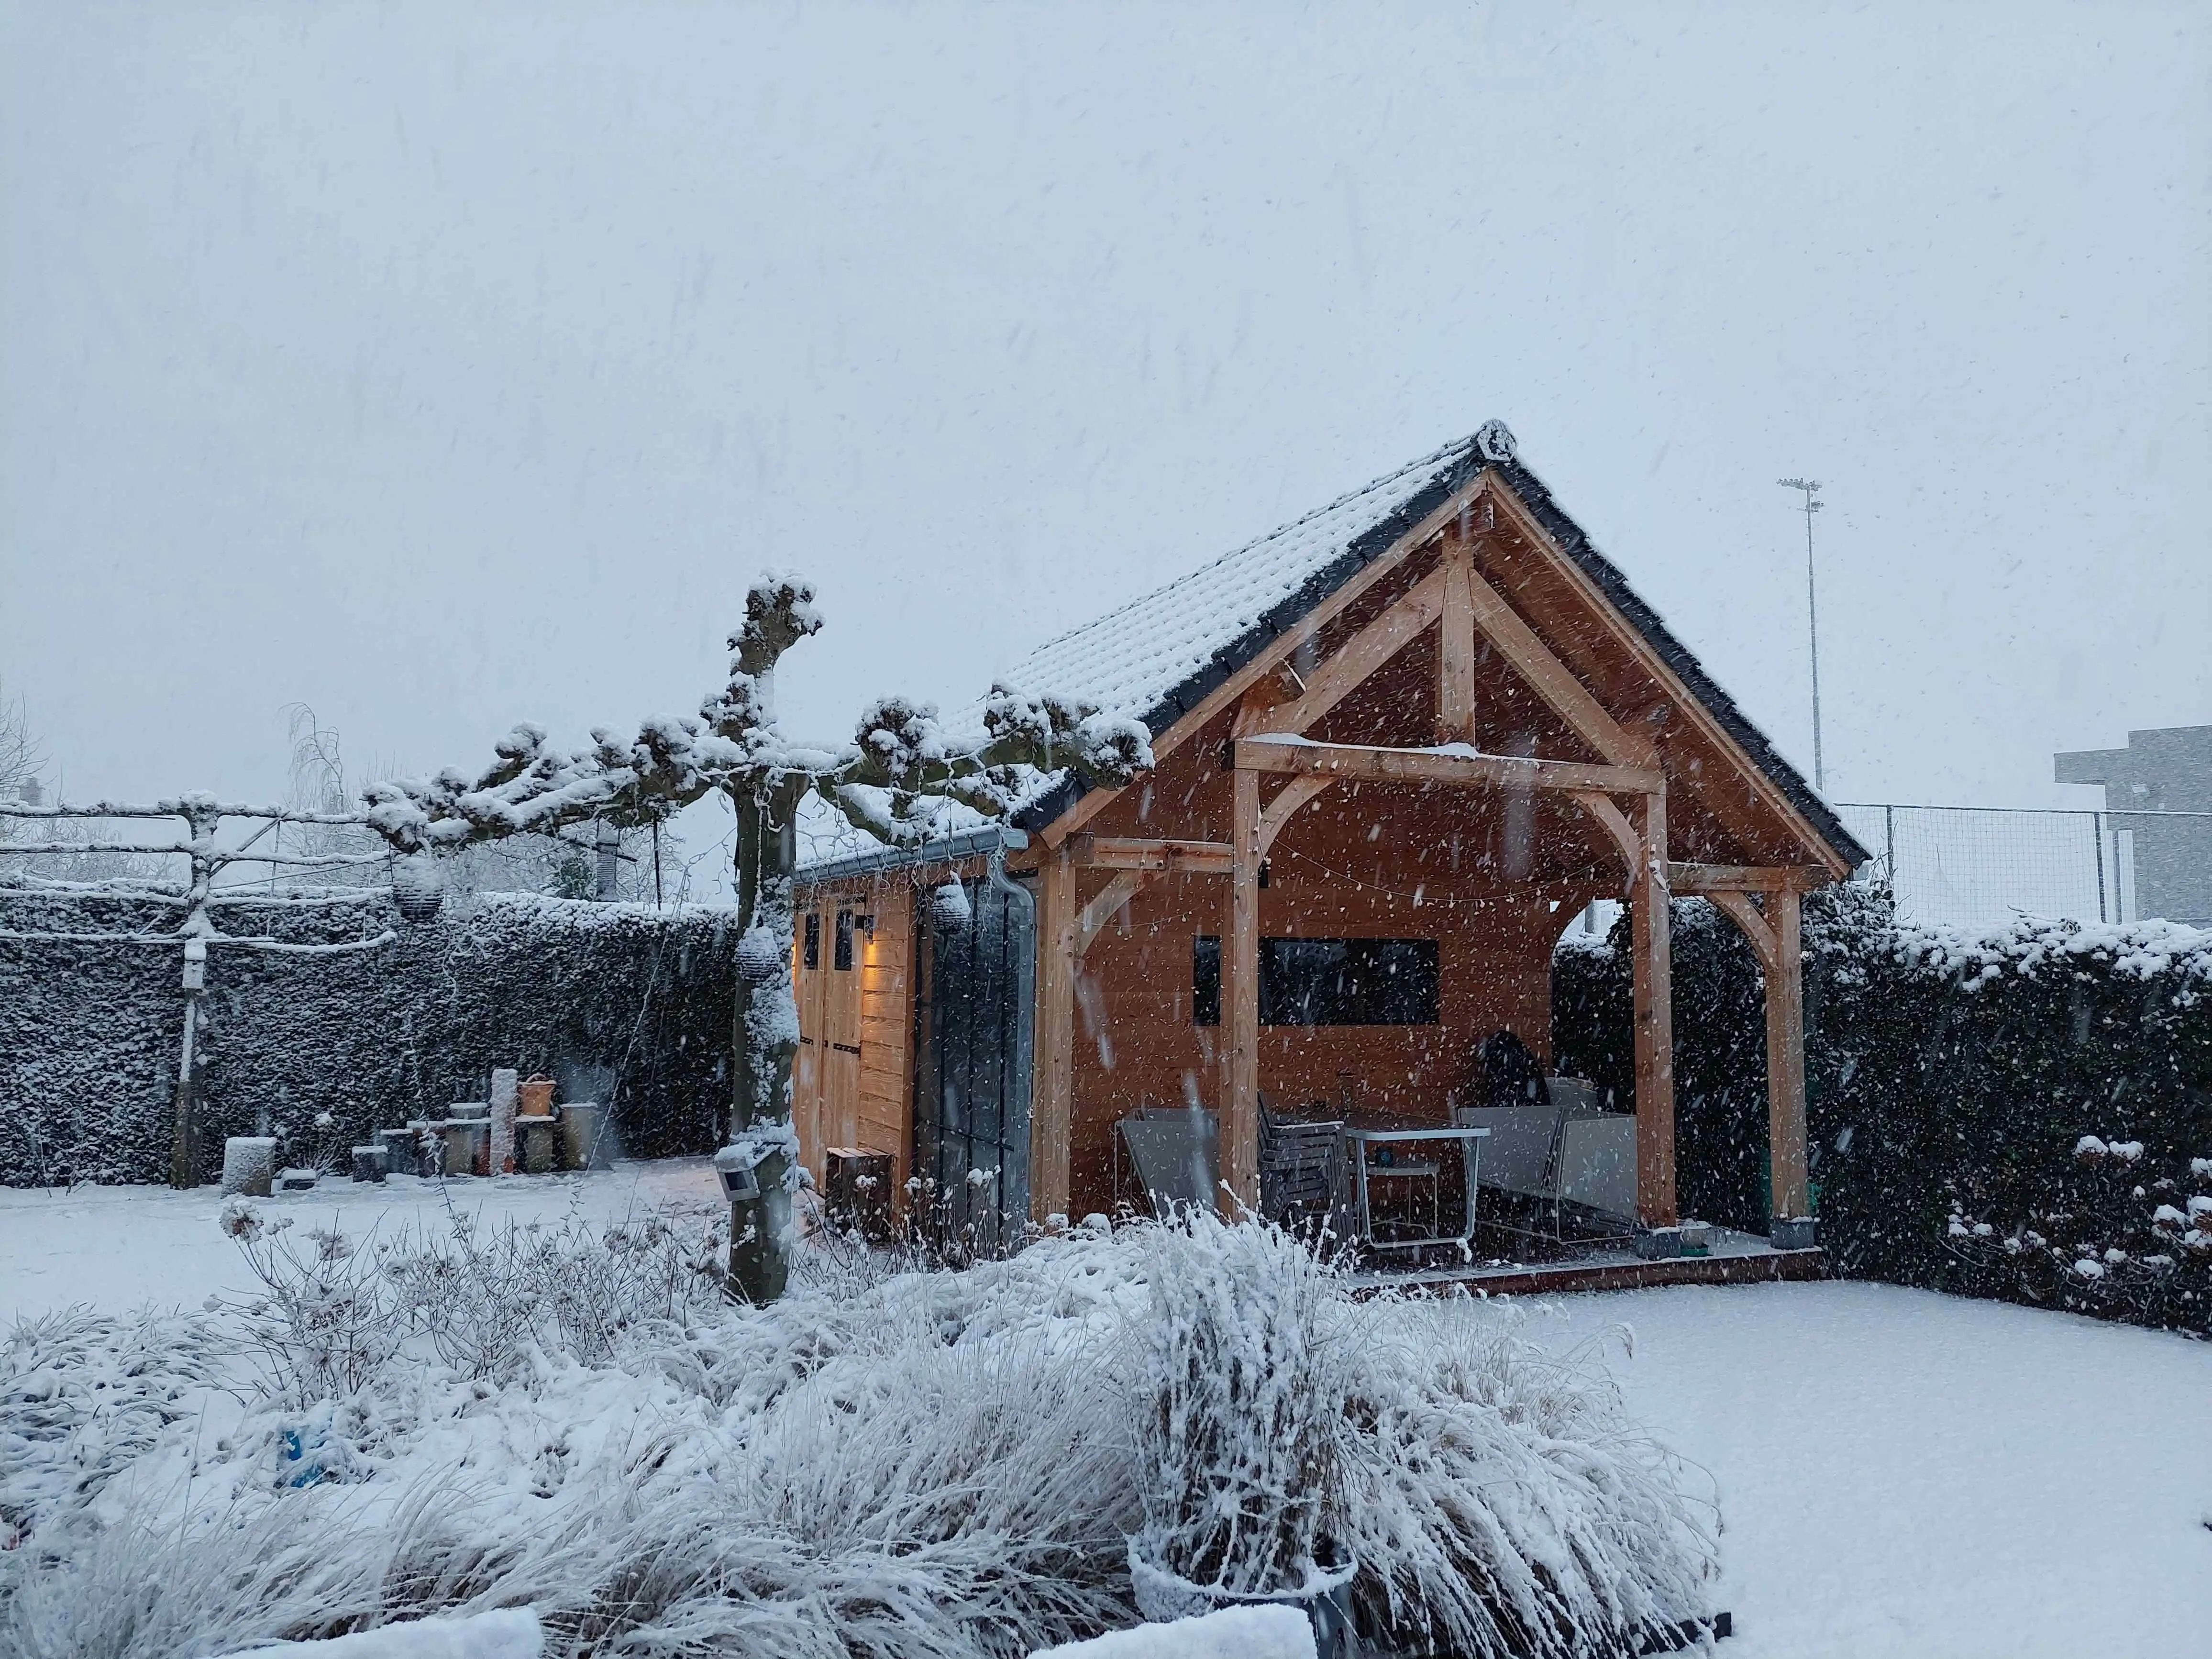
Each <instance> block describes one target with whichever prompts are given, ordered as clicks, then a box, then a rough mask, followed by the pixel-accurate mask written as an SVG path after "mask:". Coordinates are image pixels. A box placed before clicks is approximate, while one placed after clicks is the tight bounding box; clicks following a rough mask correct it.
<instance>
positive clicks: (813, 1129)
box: [792, 880, 915, 1201]
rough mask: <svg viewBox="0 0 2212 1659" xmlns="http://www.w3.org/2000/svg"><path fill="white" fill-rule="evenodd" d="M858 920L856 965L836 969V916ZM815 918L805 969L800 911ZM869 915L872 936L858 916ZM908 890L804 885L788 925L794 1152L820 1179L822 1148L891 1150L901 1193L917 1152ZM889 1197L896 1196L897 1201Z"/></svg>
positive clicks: (899, 885)
mask: <svg viewBox="0 0 2212 1659" xmlns="http://www.w3.org/2000/svg"><path fill="white" fill-rule="evenodd" d="M841 912H842V913H847V914H849V915H852V916H854V918H855V919H856V920H855V926H854V939H853V965H852V967H851V969H844V970H841V969H838V968H837V966H836V948H837V917H838V915H839V914H840V913H841ZM808 915H814V916H816V917H817V918H818V919H819V926H820V927H821V930H822V931H821V939H822V945H821V952H820V961H819V963H818V965H817V967H815V968H814V969H811V970H810V969H808V968H807V967H806V966H805V937H806V918H807V916H808ZM862 916H872V917H874V919H875V927H874V930H873V932H872V933H869V932H867V931H865V930H862V929H860V927H859V926H858V921H857V919H858V918H860V917H862ZM914 917H915V905H914V898H913V889H912V887H911V886H910V885H909V884H908V883H907V882H905V881H904V880H892V881H883V882H878V883H872V884H860V883H845V884H838V885H836V886H833V887H817V888H813V889H808V890H801V892H800V893H799V902H798V906H797V912H796V918H795V926H794V927H793V944H792V972H793V988H794V990H795V991H796V993H797V995H798V1000H799V1058H798V1060H797V1062H796V1064H795V1065H794V1066H793V1071H792V1122H793V1127H794V1128H796V1129H797V1130H798V1132H799V1154H800V1157H801V1159H802V1160H803V1161H804V1162H805V1165H806V1167H807V1170H809V1171H810V1172H811V1174H812V1175H813V1176H814V1179H815V1181H816V1182H817V1183H818V1182H823V1181H824V1180H825V1179H826V1177H827V1171H826V1168H825V1160H824V1158H823V1153H824V1152H825V1151H826V1150H827V1149H828V1148H829V1147H831V1146H857V1147H860V1148H862V1149H863V1150H866V1151H868V1152H889V1153H890V1154H891V1157H892V1160H893V1165H894V1169H895V1176H894V1182H895V1184H896V1192H897V1193H898V1194H902V1193H903V1191H904V1187H905V1182H906V1179H907V1176H908V1172H909V1170H910V1166H911V1164H912V1162H913V1158H914V1120H913V1110H912V1101H913V1098H914V1085H913V1077H914V1054H913V1030H914V1013H913V994H914V945H915V941H914ZM895 1201H896V1199H895Z"/></svg>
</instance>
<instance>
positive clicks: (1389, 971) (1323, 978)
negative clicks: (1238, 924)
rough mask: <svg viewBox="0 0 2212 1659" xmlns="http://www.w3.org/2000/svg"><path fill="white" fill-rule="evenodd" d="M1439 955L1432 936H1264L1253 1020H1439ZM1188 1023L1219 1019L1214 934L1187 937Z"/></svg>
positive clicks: (1217, 954) (1332, 1022)
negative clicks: (1257, 1015) (1256, 1013)
mask: <svg viewBox="0 0 2212 1659" xmlns="http://www.w3.org/2000/svg"><path fill="white" fill-rule="evenodd" d="M1442 955H1443V953H1442V951H1441V949H1440V947H1439V945H1438V944H1437V941H1436V940H1435V939H1307V938H1303V937H1286V938H1270V939H1261V941H1260V1023H1261V1024H1262V1025H1306V1026H1321V1025H1352V1026H1358V1025H1370V1026H1371V1025H1436V1024H1442V1023H1443V966H1442ZM1301 957H1304V961H1301V960H1299V958H1301ZM1191 1024H1194V1025H1218V1024H1221V940H1220V938H1219V937H1218V935H1215V934H1210V933H1200V934H1197V935H1195V936H1194V937H1193V939H1191Z"/></svg>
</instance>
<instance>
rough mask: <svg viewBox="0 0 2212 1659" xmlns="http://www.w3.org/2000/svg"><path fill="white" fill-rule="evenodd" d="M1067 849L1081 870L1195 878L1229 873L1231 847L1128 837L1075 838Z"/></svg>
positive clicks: (1204, 842) (1211, 843)
mask: <svg viewBox="0 0 2212 1659" xmlns="http://www.w3.org/2000/svg"><path fill="white" fill-rule="evenodd" d="M1068 845H1069V848H1070V850H1071V851H1072V852H1073V854H1074V862H1075V863H1076V865H1077V866H1079V867H1085V868H1089V869H1094V870H1150V871H1156V872H1166V873H1169V874H1179V875H1193V876H1222V875H1227V874H1228V873H1229V843H1228V842H1218V841H1147V840H1143V839H1139V838H1137V837H1133V836H1071V837H1070V838H1069V842H1068Z"/></svg>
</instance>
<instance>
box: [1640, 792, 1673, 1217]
mask: <svg viewBox="0 0 2212 1659" xmlns="http://www.w3.org/2000/svg"><path fill="white" fill-rule="evenodd" d="M1637 818H1638V823H1637V829H1638V832H1639V834H1640V835H1641V836H1642V838H1643V842H1644V860H1643V867H1642V868H1641V869H1639V870H1638V872H1636V879H1635V884H1634V886H1633V887H1632V889H1631V890H1630V894H1629V916H1630V923H1629V925H1630V929H1631V941H1632V950H1633V952H1634V961H1633V963H1632V981H1633V984H1634V990H1635V1000H1636V1209H1637V1213H1638V1216H1639V1217H1640V1218H1641V1219H1642V1220H1643V1223H1644V1225H1645V1226H1647V1227H1671V1226H1673V1225H1674V1224H1675V1223H1676V1222H1677V1221H1678V1220H1680V1214H1679V1212H1677V1211H1676V1209H1675V1203H1674V987H1673V982H1672V981H1673V973H1672V963H1671V952H1670V949H1669V945H1668V914H1667V900H1668V888H1667V797H1666V796H1665V795H1664V794H1661V793H1652V794H1648V795H1645V796H1644V798H1643V804H1642V805H1641V806H1640V807H1638V812H1637Z"/></svg>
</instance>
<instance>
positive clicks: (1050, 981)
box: [1030, 848, 1081, 1225]
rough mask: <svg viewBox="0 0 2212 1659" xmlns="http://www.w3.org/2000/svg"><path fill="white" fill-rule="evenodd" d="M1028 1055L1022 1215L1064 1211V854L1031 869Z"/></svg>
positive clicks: (1068, 964)
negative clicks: (1033, 948) (1032, 979)
mask: <svg viewBox="0 0 2212 1659" xmlns="http://www.w3.org/2000/svg"><path fill="white" fill-rule="evenodd" d="M1037 874H1038V882H1037V974H1036V987H1037V990H1036V1003H1037V1006H1036V1056H1035V1060H1034V1061H1033V1064H1032V1073H1031V1079H1032V1080H1031V1084H1030V1219H1032V1220H1034V1221H1036V1222H1037V1223H1039V1224H1040V1225H1042V1224H1043V1223H1045V1222H1047V1221H1048V1220H1050V1218H1052V1217H1054V1216H1055V1215H1061V1216H1064V1215H1066V1213H1067V1198H1068V1163H1069V1146H1070V1142H1071V1133H1072V1130H1073V1123H1074V1116H1075V1111H1074V1102H1075V969H1076V960H1075V958H1076V937H1077V930H1078V928H1079V927H1080V926H1081V918H1080V916H1079V915H1078V913H1077V909H1076V904H1075V868H1074V865H1073V862H1072V860H1070V859H1069V857H1068V854H1067V849H1066V848H1060V850H1058V851H1057V852H1054V853H1048V854H1046V855H1045V858H1044V860H1043V862H1042V864H1041V865H1040V866H1038V872H1037Z"/></svg>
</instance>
